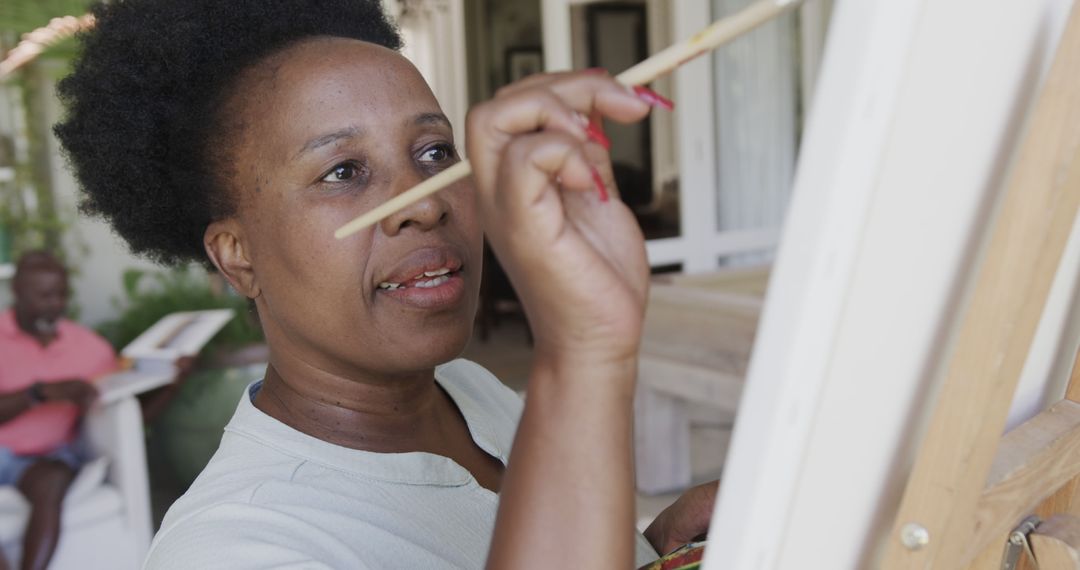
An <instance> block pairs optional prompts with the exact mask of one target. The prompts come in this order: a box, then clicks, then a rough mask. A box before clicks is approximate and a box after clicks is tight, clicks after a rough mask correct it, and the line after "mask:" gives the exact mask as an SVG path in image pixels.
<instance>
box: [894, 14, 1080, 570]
mask: <svg viewBox="0 0 1080 570" xmlns="http://www.w3.org/2000/svg"><path fill="white" fill-rule="evenodd" d="M1078 69H1080V2H1078V3H1076V4H1074V6H1073V9H1072V12H1071V15H1070V17H1069V22H1068V24H1067V27H1066V29H1065V32H1064V35H1063V36H1062V39H1061V42H1060V44H1059V47H1058V50H1057V54H1056V57H1055V59H1054V62H1053V64H1052V67H1051V69H1050V71H1049V73H1048V75H1047V79H1046V82H1045V84H1044V85H1043V87H1042V92H1041V93H1040V95H1039V97H1038V98H1037V100H1036V102H1035V105H1034V107H1033V110H1032V112H1031V114H1030V116H1029V120H1028V125H1027V128H1026V132H1025V134H1024V136H1023V138H1022V140H1021V142H1020V146H1019V147H1018V151H1017V153H1016V155H1015V159H1014V164H1013V165H1012V170H1011V173H1010V175H1009V177H1008V182H1007V186H1006V188H1005V194H1004V197H1003V199H1002V202H1001V204H1000V209H999V212H998V215H997V217H996V222H995V224H994V226H993V228H992V230H991V234H990V240H989V243H988V245H987V247H986V249H985V250H984V252H983V255H982V257H981V261H980V263H979V264H978V266H977V269H976V271H977V273H976V277H975V280H974V281H973V284H972V287H971V289H970V294H969V296H968V298H967V301H966V303H965V304H966V310H964V311H963V313H962V314H961V316H960V320H959V322H958V325H957V328H956V329H955V331H954V334H953V337H952V343H951V349H950V350H949V351H948V353H949V356H947V358H946V362H945V365H944V368H943V374H944V379H943V382H942V384H941V388H940V391H939V393H938V395H937V398H936V404H935V408H934V410H933V412H932V417H931V420H930V423H929V425H928V428H927V431H926V434H925V436H924V438H923V440H922V443H921V446H920V448H919V452H918V455H917V457H916V460H915V464H914V467H913V470H912V472H911V476H910V478H909V480H908V483H907V487H906V489H905V492H904V495H903V499H902V501H901V504H900V508H899V511H898V514H897V516H896V519H895V522H894V524H893V528H892V531H891V533H890V535H889V537H888V542H887V544H886V546H885V548H884V552H883V553H882V557H881V558H880V565H881V567H882V568H886V569H898V568H934V569H944V570H954V569H960V568H977V569H991V568H993V569H996V568H1001V567H1003V566H1002V559H1003V555H1004V553H1005V550H1006V543H1007V542H1008V540H1009V536H1010V534H1011V533H1012V532H1013V530H1014V529H1016V528H1017V527H1018V525H1020V523H1021V522H1022V521H1023V520H1024V519H1025V518H1026V517H1028V516H1029V515H1032V514H1035V513H1038V515H1039V516H1040V517H1041V518H1042V519H1044V520H1046V522H1043V523H1042V524H1041V525H1039V526H1037V527H1035V528H1034V530H1032V531H1031V532H1030V533H1023V532H1021V533H1020V534H1019V535H1017V542H1020V543H1022V542H1023V540H1025V539H1026V540H1027V541H1028V543H1029V544H1030V551H1031V552H1032V553H1033V554H1034V556H1035V558H1036V559H1037V560H1038V565H1039V568H1041V570H1051V569H1052V570H1057V569H1070V570H1074V569H1080V493H1078V491H1080V358H1078V360H1077V362H1076V365H1074V368H1073V372H1072V377H1071V382H1070V384H1069V388H1068V391H1067V393H1066V397H1065V399H1063V400H1061V401H1059V402H1057V403H1055V404H1054V405H1052V406H1050V407H1049V408H1048V409H1046V410H1045V411H1043V412H1042V413H1040V414H1038V415H1037V416H1036V417H1034V418H1032V419H1030V420H1028V421H1027V422H1025V423H1024V424H1022V425H1021V426H1019V427H1017V428H1015V429H1014V430H1012V431H1010V432H1009V433H1008V434H1006V435H1005V436H1004V437H1001V433H1002V432H1003V431H1004V428H1005V422H1006V416H1007V414H1008V411H1009V407H1010V405H1011V402H1012V398H1013V394H1014V392H1015V390H1016V386H1017V383H1018V381H1019V378H1020V372H1021V369H1022V367H1023V365H1024V361H1025V359H1026V357H1027V354H1028V351H1029V349H1030V346H1031V342H1032V340H1033V338H1034V335H1035V330H1036V327H1037V325H1038V321H1039V318H1040V316H1041V314H1042V311H1043V307H1044V306H1045V303H1046V300H1047V297H1048V294H1049V291H1050V286H1051V283H1052V281H1053V279H1054V275H1055V272H1056V270H1057V268H1058V265H1059V263H1060V260H1061V256H1062V253H1063V251H1064V248H1065V244H1066V241H1067V239H1068V236H1069V233H1070V231H1071V229H1072V227H1073V224H1074V222H1075V220H1076V217H1077V208H1078V205H1080V72H1078V71H1077V70H1078ZM1078 356H1080V355H1078ZM1047 519H1048V520H1047ZM1019 546H1020V547H1021V548H1024V549H1025V550H1027V548H1026V547H1025V546H1024V545H1023V544H1020V545H1019ZM1025 556H1026V555H1025ZM1021 558H1025V557H1024V556H1021ZM1025 563H1027V562H1025ZM1018 567H1022V566H1018ZM1029 567H1034V566H1029Z"/></svg>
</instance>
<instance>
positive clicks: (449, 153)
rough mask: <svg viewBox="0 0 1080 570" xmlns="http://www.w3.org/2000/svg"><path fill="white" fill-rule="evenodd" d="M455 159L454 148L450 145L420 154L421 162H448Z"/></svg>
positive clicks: (436, 146) (433, 148) (438, 146)
mask: <svg viewBox="0 0 1080 570" xmlns="http://www.w3.org/2000/svg"><path fill="white" fill-rule="evenodd" d="M452 158H454V147H453V146H452V145H448V144H440V145H435V146H433V147H431V148H428V149H427V150H425V151H424V152H423V153H421V154H420V161H421V162H435V163H438V162H446V161H447V160H450V159H452Z"/></svg>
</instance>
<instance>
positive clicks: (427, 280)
mask: <svg viewBox="0 0 1080 570" xmlns="http://www.w3.org/2000/svg"><path fill="white" fill-rule="evenodd" d="M455 274H457V271H452V270H451V269H449V268H447V267H442V268H440V269H436V270H434V271H425V272H423V273H421V274H420V275H417V276H416V277H413V278H412V279H410V280H408V281H405V282H404V283H391V282H389V281H383V282H382V283H379V289H383V290H386V291H395V290H397V289H407V288H409V287H417V288H420V289H431V288H433V287H438V286H439V285H442V284H443V283H446V282H447V281H450V278H451V276H453V275H455Z"/></svg>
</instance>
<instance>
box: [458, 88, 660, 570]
mask: <svg viewBox="0 0 1080 570" xmlns="http://www.w3.org/2000/svg"><path fill="white" fill-rule="evenodd" d="M648 110H649V105H648V104H646V103H645V102H643V101H642V100H641V99H639V98H638V97H637V96H636V95H635V94H634V93H633V92H632V91H630V90H629V89H627V88H625V87H623V86H621V85H619V84H617V83H615V82H614V81H613V80H612V79H611V78H610V77H609V76H608V75H606V74H596V73H572V74H559V75H547V76H534V77H532V78H529V79H526V80H525V81H524V82H522V83H521V84H517V85H514V86H512V87H510V88H508V89H506V90H503V91H501V92H500V93H499V95H498V96H497V97H496V98H495V99H494V100H493V101H491V102H488V103H485V104H484V105H481V106H479V107H477V108H475V109H473V111H472V112H471V113H470V117H469V125H468V127H469V156H470V159H471V160H472V163H473V167H474V176H475V180H476V185H477V192H478V195H479V203H480V209H481V213H482V215H483V218H484V229H485V231H486V232H487V235H488V238H489V239H490V241H491V244H492V247H493V249H494V250H495V253H496V255H497V256H498V257H499V260H500V262H501V264H502V265H503V267H504V268H506V271H507V274H508V275H509V277H510V279H511V281H512V282H513V284H514V287H515V289H516V290H517V292H518V295H519V297H520V298H521V300H522V303H523V305H524V307H525V311H526V313H527V315H528V317H529V323H530V327H531V328H532V330H533V335H534V338H535V340H536V342H535V347H536V349H535V359H534V363H533V368H532V374H531V376H530V380H529V387H528V397H527V399H526V405H525V411H524V414H523V417H522V420H521V424H520V427H519V428H518V434H517V439H516V441H515V444H514V450H513V453H512V455H511V458H510V462H509V467H508V470H507V473H506V476H505V478H504V481H503V487H502V491H501V495H502V498H501V504H500V507H499V514H498V519H497V523H496V528H495V534H494V538H493V542H492V546H491V551H490V554H489V559H488V568H513V569H515V570H518V569H528V568H551V567H557V568H558V567H566V568H570V567H574V568H590V567H596V568H631V567H633V536H634V534H633V533H634V524H633V523H634V503H633V464H632V455H631V454H632V450H631V418H632V406H633V393H634V383H635V380H636V376H637V349H638V344H639V342H640V336H641V323H642V318H643V315H644V307H645V298H646V293H647V289H648V264H647V262H646V259H645V247H644V240H643V237H642V235H641V232H640V229H639V228H638V226H637V223H636V221H635V220H634V217H633V215H632V214H631V213H630V211H629V210H628V209H627V208H626V207H625V205H623V204H622V202H620V201H619V200H618V197H617V189H616V188H615V187H614V183H613V176H612V170H611V163H610V157H609V156H608V154H607V151H606V149H605V148H604V146H603V145H602V144H601V143H600V141H599V140H598V139H599V138H600V137H597V136H596V135H595V134H591V133H590V131H589V129H588V124H589V122H588V121H587V120H585V119H584V117H588V116H594V115H604V116H607V117H610V118H613V119H616V120H620V121H634V120H639V119H641V118H643V117H644V116H645V115H646V114H647V113H648ZM598 179H599V180H598ZM599 184H602V185H603V186H604V187H605V188H604V189H603V190H604V191H605V192H606V193H608V194H610V195H611V196H612V198H611V199H610V200H608V201H604V200H603V199H602V197H601V196H602V194H603V192H601V189H599V188H598V187H597V186H598V185H599Z"/></svg>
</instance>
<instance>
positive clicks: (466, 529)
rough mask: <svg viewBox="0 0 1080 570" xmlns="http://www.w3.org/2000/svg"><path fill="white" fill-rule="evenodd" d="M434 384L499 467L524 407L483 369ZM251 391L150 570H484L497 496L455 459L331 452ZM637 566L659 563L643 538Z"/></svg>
mask: <svg viewBox="0 0 1080 570" xmlns="http://www.w3.org/2000/svg"><path fill="white" fill-rule="evenodd" d="M435 379H436V381H437V382H438V383H439V385H440V386H442V387H443V389H444V390H446V393H447V394H449V395H450V397H451V398H452V399H453V401H454V402H455V403H456V404H457V406H458V408H459V409H460V410H461V414H462V415H463V416H464V417H465V421H466V423H467V424H468V426H469V432H470V433H471V434H472V437H473V441H475V442H476V444H477V445H478V446H479V447H480V448H481V449H483V450H484V451H486V452H487V453H488V454H490V455H491V456H493V457H495V458H497V459H499V460H500V461H502V462H503V464H504V465H505V464H506V461H507V458H508V457H509V455H510V446H511V443H512V442H513V438H514V432H515V430H516V429H517V422H518V419H519V417H520V415H521V410H522V401H521V399H520V398H518V396H517V394H515V393H514V392H513V391H511V390H510V389H509V388H507V387H506V386H504V385H503V384H502V383H501V382H499V380H498V379H497V378H495V377H494V376H493V375H492V374H491V373H490V372H488V371H487V370H485V369H484V368H482V367H481V366H479V365H477V364H475V363H473V362H469V361H467V360H455V361H453V362H450V363H448V364H445V365H443V366H440V367H439V368H437V369H436V371H435ZM260 386H261V383H255V384H252V385H251V386H250V387H249V388H248V391H247V392H246V393H245V397H243V398H241V399H240V405H239V407H237V410H236V414H234V415H233V417H232V420H230V421H229V424H228V425H227V426H226V427H225V434H224V436H223V437H222V438H221V446H220V447H219V448H218V451H217V452H216V453H215V454H214V457H213V458H212V459H211V460H210V463H209V464H207V466H206V469H204V470H203V472H202V474H200V475H199V477H198V478H197V479H196V480H195V483H193V484H192V486H191V488H190V489H189V490H188V491H187V493H185V494H184V496H183V497H181V498H180V499H179V500H178V501H176V503H174V504H173V505H172V507H171V508H170V509H169V512H168V513H167V514H166V515H165V520H164V521H163V522H162V525H161V530H160V531H159V532H158V534H157V536H155V537H154V542H153V544H152V545H151V546H150V553H149V555H148V557H147V561H146V566H145V567H146V568H150V569H154V570H159V569H160V570H173V569H175V570H193V569H199V570H208V569H214V568H222V569H229V570H243V569H248V568H250V569H255V568H258V569H264V568H297V569H299V568H318V569H326V568H333V569H349V570H352V569H365V568H370V569H372V570H376V569H377V570H385V569H389V568H409V569H426V568H431V569H436V568H437V569H443V568H464V569H477V568H483V566H484V562H485V560H486V559H487V551H488V545H489V542H490V540H491V532H492V529H493V528H494V524H495V511H496V508H497V506H498V496H497V495H496V494H495V493H492V492H491V491H489V490H487V489H485V488H483V487H481V486H480V485H479V484H478V483H477V482H476V480H475V479H473V477H472V475H471V474H470V473H469V472H468V471H467V470H465V469H464V468H463V467H461V466H460V465H458V464H457V463H455V462H454V461H452V460H450V459H448V458H446V457H442V456H439V455H434V454H431V453H423V452H410V453H372V452H368V451H359V450H355V449H350V448H347V447H342V446H339V445H334V444H331V443H327V442H325V441H322V440H320V439H316V438H314V437H311V436H309V435H306V434H304V433H301V432H299V431H297V430H295V429H293V428H291V427H289V426H287V425H285V424H284V423H281V422H280V421H278V420H276V419H274V418H272V417H270V416H268V415H266V414H265V413H263V412H262V411H261V410H259V409H258V408H256V407H255V406H254V405H253V404H252V399H253V398H254V397H255V394H256V393H257V391H258V390H259V388H260ZM636 548H637V561H638V565H639V566H640V565H642V564H645V563H646V562H650V561H652V560H654V559H656V557H657V556H656V553H655V552H654V551H653V549H652V548H651V547H650V546H649V544H648V542H646V541H645V539H644V538H643V537H642V536H641V535H640V534H639V535H638V537H637V545H636Z"/></svg>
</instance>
